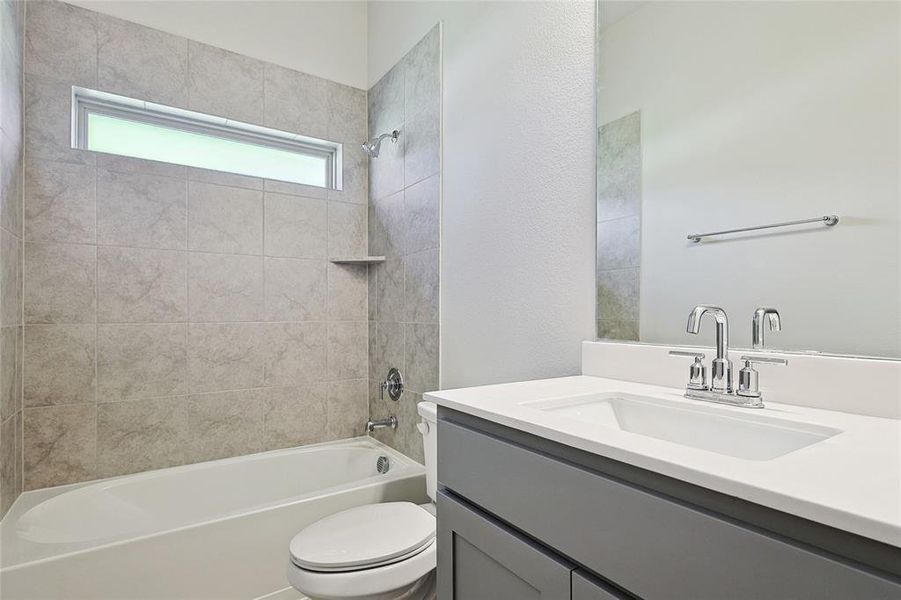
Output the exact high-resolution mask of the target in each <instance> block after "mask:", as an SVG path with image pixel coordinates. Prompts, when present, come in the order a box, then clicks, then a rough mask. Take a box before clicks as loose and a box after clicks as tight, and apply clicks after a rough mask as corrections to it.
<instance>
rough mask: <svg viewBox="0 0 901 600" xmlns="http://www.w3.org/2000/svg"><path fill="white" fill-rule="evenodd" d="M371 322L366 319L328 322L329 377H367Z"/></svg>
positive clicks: (334, 378)
mask: <svg viewBox="0 0 901 600" xmlns="http://www.w3.org/2000/svg"><path fill="white" fill-rule="evenodd" d="M368 340H369V324H368V323H367V322H366V321H330V322H329V324H328V378H329V379H330V380H338V379H365V378H367V377H368V373H369V356H368V349H369V341H368Z"/></svg>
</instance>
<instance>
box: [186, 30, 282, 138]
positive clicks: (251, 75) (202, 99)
mask: <svg viewBox="0 0 901 600" xmlns="http://www.w3.org/2000/svg"><path fill="white" fill-rule="evenodd" d="M188 58H189V60H188V98H189V108H190V109H191V110H197V111H200V112H203V113H207V114H211V115H217V116H220V117H228V118H229V119H235V120H236V121H245V122H248V123H260V122H261V121H262V118H263V66H264V64H265V63H262V62H260V61H258V60H254V59H252V58H248V57H246V56H242V55H240V54H235V53H234V52H229V51H227V50H222V49H220V48H214V47H213V46H208V45H206V44H201V43H198V42H194V41H189V42H188Z"/></svg>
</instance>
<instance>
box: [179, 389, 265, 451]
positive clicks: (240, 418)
mask: <svg viewBox="0 0 901 600" xmlns="http://www.w3.org/2000/svg"><path fill="white" fill-rule="evenodd" d="M264 393H265V392H264V391H263V390H262V389H255V390H241V391H233V392H216V393H212V394H199V395H194V396H189V397H188V398H187V401H186V403H185V407H186V410H187V420H188V443H187V455H188V460H189V462H199V461H204V460H214V459H217V458H227V457H230V456H239V455H242V454H252V453H254V452H259V451H260V450H262V449H263V448H262V440H261V438H262V436H261V434H262V414H263V413H262V409H263V398H264Z"/></svg>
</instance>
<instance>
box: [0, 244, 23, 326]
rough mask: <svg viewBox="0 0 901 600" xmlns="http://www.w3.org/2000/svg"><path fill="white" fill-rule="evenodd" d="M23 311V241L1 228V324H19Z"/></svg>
mask: <svg viewBox="0 0 901 600" xmlns="http://www.w3.org/2000/svg"><path fill="white" fill-rule="evenodd" d="M21 311H22V241H21V240H20V239H19V238H18V237H16V236H15V235H13V234H11V233H9V232H8V231H6V230H5V229H2V230H0V325H18V324H19V323H20V322H21V314H22V313H21Z"/></svg>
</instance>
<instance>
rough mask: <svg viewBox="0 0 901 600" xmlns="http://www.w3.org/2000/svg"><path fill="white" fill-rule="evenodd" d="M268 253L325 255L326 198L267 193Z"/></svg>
mask: <svg viewBox="0 0 901 600" xmlns="http://www.w3.org/2000/svg"><path fill="white" fill-rule="evenodd" d="M265 203H266V235H265V238H266V256H284V257H294V258H326V250H327V247H328V246H327V244H328V204H327V203H326V201H325V200H314V199H311V198H300V197H297V196H289V195H286V194H276V193H272V192H267V193H266V199H265Z"/></svg>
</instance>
